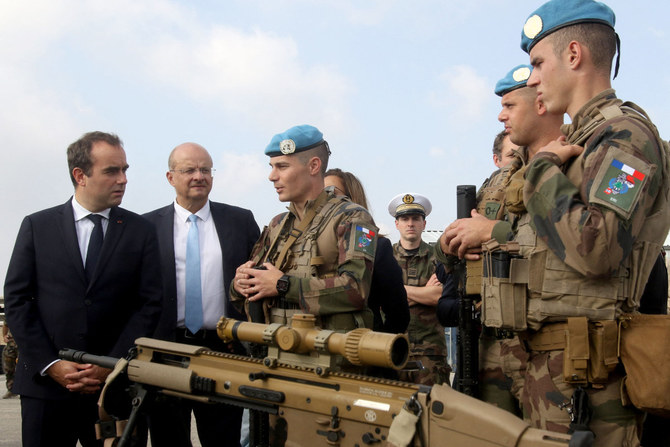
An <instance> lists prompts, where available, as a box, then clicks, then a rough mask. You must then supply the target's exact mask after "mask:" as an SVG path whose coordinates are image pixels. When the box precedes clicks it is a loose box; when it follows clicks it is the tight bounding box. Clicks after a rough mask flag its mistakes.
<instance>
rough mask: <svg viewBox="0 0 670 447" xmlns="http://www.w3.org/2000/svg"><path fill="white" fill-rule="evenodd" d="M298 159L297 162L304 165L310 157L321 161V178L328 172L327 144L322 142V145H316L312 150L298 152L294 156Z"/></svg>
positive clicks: (328, 152) (328, 156) (328, 151)
mask: <svg viewBox="0 0 670 447" xmlns="http://www.w3.org/2000/svg"><path fill="white" fill-rule="evenodd" d="M295 156H296V157H298V160H300V162H301V163H302V164H304V165H306V164H307V163H308V162H309V160H310V159H311V158H312V157H318V158H319V160H321V176H325V175H326V171H327V170H328V159H329V158H330V149H329V148H328V143H327V142H325V141H324V142H323V144H320V145H318V146H317V147H315V148H314V149H308V150H306V151H302V152H298V153H297V154H295Z"/></svg>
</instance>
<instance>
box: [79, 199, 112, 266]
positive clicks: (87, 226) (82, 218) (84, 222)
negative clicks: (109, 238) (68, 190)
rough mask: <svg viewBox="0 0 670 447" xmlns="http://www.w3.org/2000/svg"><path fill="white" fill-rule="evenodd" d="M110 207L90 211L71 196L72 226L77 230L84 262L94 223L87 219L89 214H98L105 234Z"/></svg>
mask: <svg viewBox="0 0 670 447" xmlns="http://www.w3.org/2000/svg"><path fill="white" fill-rule="evenodd" d="M110 210H111V208H107V209H106V210H103V211H100V212H99V213H92V212H90V211H89V210H87V209H86V208H84V207H83V206H81V204H80V203H79V202H77V199H76V198H75V197H72V211H73V212H74V226H75V228H76V230H77V241H78V242H79V252H80V253H81V260H82V261H83V262H84V264H86V255H87V254H88V241H89V240H90V239H91V233H92V232H93V227H95V224H94V223H93V221H92V220H91V219H87V218H86V216H88V215H89V214H99V215H101V216H102V217H104V219H102V234H103V235H104V234H107V227H108V226H109V212H110Z"/></svg>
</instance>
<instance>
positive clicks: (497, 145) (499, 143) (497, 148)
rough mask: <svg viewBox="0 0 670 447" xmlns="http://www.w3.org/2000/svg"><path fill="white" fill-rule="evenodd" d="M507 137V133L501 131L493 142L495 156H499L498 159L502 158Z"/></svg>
mask: <svg viewBox="0 0 670 447" xmlns="http://www.w3.org/2000/svg"><path fill="white" fill-rule="evenodd" d="M506 135H507V134H506V133H505V131H504V130H501V131H500V132H499V133H498V135H496V137H495V139H494V140H493V155H497V156H498V158H501V157H502V147H503V141H504V140H505V136H506Z"/></svg>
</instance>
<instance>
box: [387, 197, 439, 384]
mask: <svg viewBox="0 0 670 447" xmlns="http://www.w3.org/2000/svg"><path fill="white" fill-rule="evenodd" d="M431 209H432V207H431V204H430V201H429V200H428V199H427V198H426V197H424V196H422V195H420V194H414V193H410V194H399V195H397V196H396V197H394V198H393V199H392V200H391V202H390V203H389V206H388V211H389V214H391V216H393V217H395V225H396V228H397V229H398V231H399V232H400V241H399V242H397V243H396V244H394V245H393V255H394V256H395V259H396V261H398V264H399V265H400V269H401V270H402V275H403V282H404V284H405V290H406V291H407V302H408V304H409V312H410V321H409V326H408V328H407V335H408V336H409V342H410V349H411V352H410V361H413V362H416V365H417V367H418V369H416V370H405V371H402V372H401V379H402V380H404V381H407V382H414V383H419V384H423V385H434V384H441V383H447V384H448V383H449V373H450V372H451V368H450V367H449V365H448V364H447V343H446V340H445V337H444V326H442V325H441V324H440V322H439V321H438V319H437V314H436V310H435V308H436V306H437V301H438V300H439V299H440V295H441V294H442V284H441V283H440V282H439V280H438V279H437V277H436V275H435V269H436V267H437V262H436V261H435V255H434V253H433V248H432V247H431V246H430V245H428V244H427V243H425V242H423V241H422V240H421V233H423V230H424V229H425V228H426V219H425V218H426V216H427V215H428V214H430V211H431Z"/></svg>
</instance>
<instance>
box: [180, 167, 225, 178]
mask: <svg viewBox="0 0 670 447" xmlns="http://www.w3.org/2000/svg"><path fill="white" fill-rule="evenodd" d="M197 171H200V173H201V174H202V175H204V176H210V175H211V176H212V177H213V176H214V173H215V172H216V169H214V168H188V169H170V172H178V173H180V174H182V175H195V173H196V172H197Z"/></svg>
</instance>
